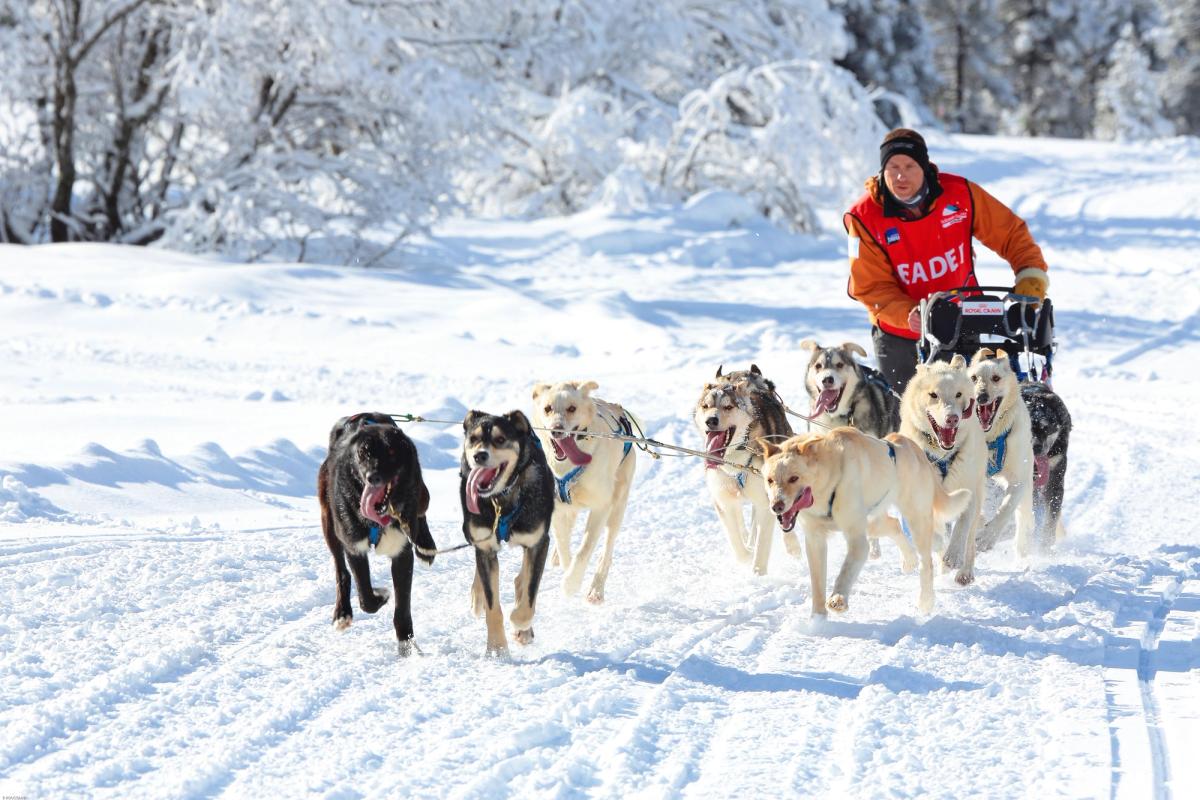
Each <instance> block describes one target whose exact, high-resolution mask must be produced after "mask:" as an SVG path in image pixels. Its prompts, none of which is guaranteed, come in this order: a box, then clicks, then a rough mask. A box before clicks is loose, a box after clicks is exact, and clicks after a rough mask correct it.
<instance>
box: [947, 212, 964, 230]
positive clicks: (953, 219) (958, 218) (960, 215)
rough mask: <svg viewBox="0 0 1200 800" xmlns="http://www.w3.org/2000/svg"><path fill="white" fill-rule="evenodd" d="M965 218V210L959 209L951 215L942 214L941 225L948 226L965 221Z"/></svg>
mask: <svg viewBox="0 0 1200 800" xmlns="http://www.w3.org/2000/svg"><path fill="white" fill-rule="evenodd" d="M947 210H948V209H947ZM966 219H967V212H965V211H959V212H957V213H955V214H954V215H952V216H943V217H942V227H943V228H949V227H950V226H951V225H957V224H958V223H960V222H965V221H966Z"/></svg>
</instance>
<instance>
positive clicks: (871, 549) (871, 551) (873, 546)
mask: <svg viewBox="0 0 1200 800" xmlns="http://www.w3.org/2000/svg"><path fill="white" fill-rule="evenodd" d="M881 555H883V551H882V550H881V549H880V548H879V540H878V539H871V540H870V543H869V544H868V545H867V556H868V557H869V558H870V559H871V560H872V561H874V560H875V559H877V558H879V557H880V556H881Z"/></svg>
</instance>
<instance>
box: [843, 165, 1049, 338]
mask: <svg viewBox="0 0 1200 800" xmlns="http://www.w3.org/2000/svg"><path fill="white" fill-rule="evenodd" d="M967 187H968V189H969V190H970V193H971V203H972V206H973V213H972V220H971V235H972V236H973V237H974V238H976V239H978V240H979V241H980V242H982V243H983V244H984V246H986V247H987V248H988V249H989V250H992V251H994V252H995V253H996V254H997V255H999V256H1000V257H1001V258H1003V259H1004V260H1005V261H1007V262H1008V263H1009V265H1010V266H1011V267H1012V270H1013V273H1014V274H1016V273H1019V272H1021V271H1022V270H1024V269H1028V268H1034V269H1040V270H1042V272H1043V273H1044V272H1045V271H1046V260H1045V259H1044V258H1043V257H1042V250H1041V248H1040V247H1038V245H1037V242H1035V241H1034V240H1033V236H1031V235H1030V233H1029V228H1028V227H1027V226H1026V225H1025V221H1024V220H1023V219H1021V218H1020V217H1018V216H1017V215H1016V214H1014V213H1013V212H1012V211H1011V210H1010V209H1009V208H1008V207H1007V206H1006V205H1004V204H1003V203H1001V202H1000V201H999V200H997V199H996V198H994V197H992V196H991V195H990V194H988V193H987V192H985V191H984V190H983V189H982V188H981V187H980V186H978V185H977V184H974V183H971V182H970V181H967ZM866 188H867V193H866V195H865V196H864V197H869V198H870V200H871V201H873V202H874V203H876V204H877V205H879V206H880V207H882V206H883V189H882V187H881V186H880V183H879V177H878V176H872V177H871V178H869V179H868V180H867V182H866ZM858 202H862V199H861V198H860V200H859V201H858ZM856 205H857V202H856ZM937 208H938V200H936V199H935V200H934V202H933V204H932V206H931V207H930V211H929V213H934V212H935V211H936V210H937ZM895 219H896V224H897V225H898V226H903V225H904V224H905V220H903V219H901V218H899V217H896V218H895ZM842 224H843V225H844V226H845V228H846V234H847V235H848V236H849V237H850V239H849V250H848V252H849V256H850V280H849V282H848V284H847V287H846V291H847V292H848V293H849V295H850V296H851V297H853V298H854V299H855V300H857V301H858V302H860V303H862V304H863V305H864V306H866V308H867V314H868V316H870V318H871V324H872V325H876V324H878V323H879V320H883V321H884V322H886V323H887V324H888V325H889V326H892V327H895V328H899V329H902V330H906V329H907V328H908V314H909V312H910V311H912V309H913V306H914V305H915V304H914V303H913V299H912V297H910V296H909V295H908V294H907V293H906V292H905V290H904V287H903V286H902V285H901V284H900V280H899V278H898V277H897V275H896V272H895V268H894V265H893V264H892V263H891V262H890V261H889V260H888V257H887V254H886V253H885V252H884V250H883V248H882V247H880V246H879V244H878V243H876V242H875V240H874V239H873V238H872V237H871V234H870V233H869V232H868V231H867V230H866V229H865V228H864V227H863V226H862V225H861V223H859V221H858V220H857V219H855V218H854V216H853V215H851V214H849V213H847V214H845V215H844V216H843V217H842ZM901 230H902V228H901ZM981 283H987V281H981Z"/></svg>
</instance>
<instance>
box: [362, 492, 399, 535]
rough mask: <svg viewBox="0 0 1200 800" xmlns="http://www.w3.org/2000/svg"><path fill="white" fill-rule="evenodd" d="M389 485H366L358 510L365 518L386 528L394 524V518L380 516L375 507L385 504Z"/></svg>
mask: <svg viewBox="0 0 1200 800" xmlns="http://www.w3.org/2000/svg"><path fill="white" fill-rule="evenodd" d="M387 489H388V487H387V484H382V485H380V486H372V485H371V484H369V483H368V484H365V485H364V486H363V491H362V497H361V498H360V499H359V501H358V510H359V513H361V514H362V515H363V516H364V517H366V518H367V519H369V520H371V521H372V522H377V523H379V525H380V526H382V527H384V528H386V527H387V526H388V525H391V524H392V518H391V517H389V516H388V515H387V514H383V515H380V513H379V512H378V511H376V510H375V507H376V506H378V505H379V504H380V503H382V502H383V498H384V497H386V496H387Z"/></svg>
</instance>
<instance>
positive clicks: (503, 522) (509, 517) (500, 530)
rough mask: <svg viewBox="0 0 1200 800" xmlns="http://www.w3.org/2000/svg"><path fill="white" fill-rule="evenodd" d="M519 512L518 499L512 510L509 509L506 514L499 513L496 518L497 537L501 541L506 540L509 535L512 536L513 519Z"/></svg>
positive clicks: (519, 504)
mask: <svg viewBox="0 0 1200 800" xmlns="http://www.w3.org/2000/svg"><path fill="white" fill-rule="evenodd" d="M519 513H521V503H520V501H517V504H516V505H514V506H513V508H512V511H509V512H508V513H507V514H501V515H500V516H499V517H497V518H496V538H497V539H499V540H500V541H502V542H507V541H508V539H509V537H510V536H512V523H513V520H514V519H516V517H517V514H519Z"/></svg>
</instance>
